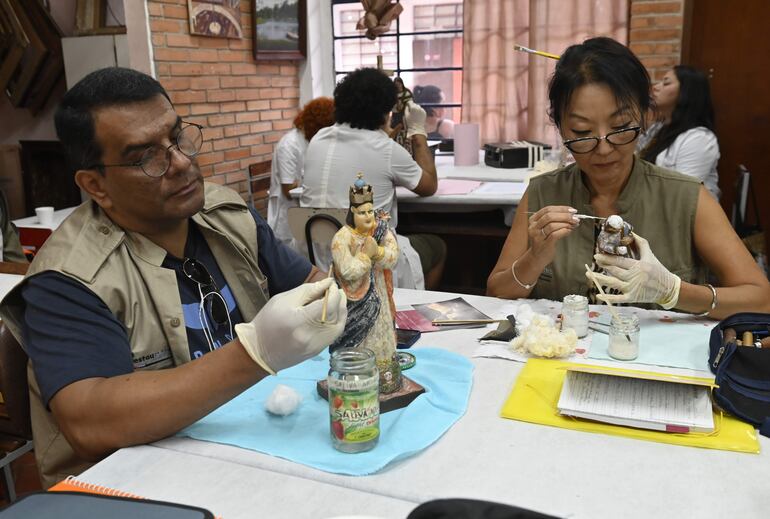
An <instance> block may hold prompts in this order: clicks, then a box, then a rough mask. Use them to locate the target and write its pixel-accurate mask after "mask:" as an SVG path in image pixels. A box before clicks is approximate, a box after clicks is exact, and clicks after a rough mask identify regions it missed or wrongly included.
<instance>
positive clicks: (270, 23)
mask: <svg viewBox="0 0 770 519" xmlns="http://www.w3.org/2000/svg"><path fill="white" fill-rule="evenodd" d="M305 2H306V0H252V3H253V6H254V10H253V12H254V17H253V20H254V22H253V23H254V30H253V32H254V58H255V59H257V60H275V59H302V58H303V57H305V12H306V8H305V5H306V4H305Z"/></svg>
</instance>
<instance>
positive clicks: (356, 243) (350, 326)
mask: <svg viewBox="0 0 770 519" xmlns="http://www.w3.org/2000/svg"><path fill="white" fill-rule="evenodd" d="M373 200H374V199H373V192H372V186H370V185H369V184H367V183H366V182H364V180H363V179H362V178H361V174H360V173H359V174H358V179H357V180H356V181H355V183H354V184H353V185H352V186H350V209H349V210H348V215H347V218H346V222H345V223H346V225H344V226H343V227H342V228H341V229H340V230H339V231H337V234H335V235H334V239H333V240H332V247H331V248H332V258H333V260H334V264H333V268H334V277H335V278H336V279H337V283H339V285H340V287H342V289H343V290H344V291H345V294H346V295H347V298H348V320H347V323H346V324H345V331H343V332H342V335H341V336H340V337H339V338H338V339H337V340H336V341H335V342H334V343H333V344H332V345H331V346H330V349H331V351H334V350H335V349H338V348H362V349H363V348H366V349H369V350H371V351H372V352H373V353H374V355H375V358H376V361H377V368H378V369H379V372H380V393H381V394H383V393H384V394H387V393H393V392H395V391H398V390H399V389H401V369H400V367H399V364H398V358H397V356H396V331H395V320H394V319H395V315H396V309H395V304H394V303H393V275H392V270H391V269H393V267H395V266H396V262H397V261H398V244H397V243H396V237H395V235H394V234H393V232H392V231H391V230H390V227H389V225H388V220H389V218H390V216H389V215H388V214H387V213H385V212H384V211H375V210H374V204H373Z"/></svg>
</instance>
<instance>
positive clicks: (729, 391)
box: [709, 313, 770, 437]
mask: <svg viewBox="0 0 770 519" xmlns="http://www.w3.org/2000/svg"><path fill="white" fill-rule="evenodd" d="M729 328H732V329H733V330H735V332H736V333H735V336H733V335H732V333H730V334H727V335H726V334H725V330H727V329H729ZM747 331H749V332H752V334H753V335H754V337H755V338H756V339H757V340H759V339H763V338H766V337H768V336H770V314H759V313H739V314H734V315H731V316H730V317H727V318H726V319H724V320H722V321H721V322H720V323H719V324H718V325H716V326H715V327H714V329H713V330H711V338H710V340H709V366H710V368H711V371H712V372H713V373H714V375H715V378H716V383H717V384H718V385H719V387H718V388H716V389H715V390H714V399H715V400H716V402H717V404H719V405H720V406H721V407H722V408H723V409H724V410H725V411H727V412H728V413H730V414H732V415H733V416H736V417H738V418H740V419H741V420H745V421H746V422H749V423H751V424H752V425H753V426H754V427H758V428H759V432H760V434H762V435H763V436H768V437H770V348H767V347H766V348H756V347H754V346H738V345H737V344H736V340H738V339H741V337H742V336H743V332H747Z"/></svg>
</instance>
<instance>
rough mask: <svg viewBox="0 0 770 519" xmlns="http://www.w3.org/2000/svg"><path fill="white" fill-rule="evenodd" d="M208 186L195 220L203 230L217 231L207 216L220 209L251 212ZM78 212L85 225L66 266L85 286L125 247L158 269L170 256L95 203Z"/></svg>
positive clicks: (214, 186)
mask: <svg viewBox="0 0 770 519" xmlns="http://www.w3.org/2000/svg"><path fill="white" fill-rule="evenodd" d="M204 186H205V193H206V194H205V197H206V198H205V199H206V201H205V202H204V205H203V209H201V210H200V211H199V212H198V213H196V214H195V215H193V216H192V220H193V221H194V222H195V223H196V224H198V225H199V226H201V227H203V228H205V229H208V230H211V231H215V230H214V229H213V228H212V226H211V224H210V223H209V222H208V218H207V216H208V215H209V214H210V213H211V212H213V211H215V210H217V209H225V208H229V209H233V210H236V211H247V210H248V206H247V205H246V203H245V202H244V201H243V199H242V198H241V197H240V195H238V194H237V193H236V192H234V191H232V190H231V189H228V188H224V187H222V186H219V185H218V184H212V183H205V184H204ZM76 212H77V213H80V214H79V216H80V217H81V218H83V225H82V227H81V228H80V231H79V232H78V234H77V236H76V237H75V240H74V242H73V243H72V247H71V249H70V252H69V255H68V257H67V259H66V261H65V262H64V265H63V266H62V271H63V272H64V273H66V274H69V275H71V276H74V277H76V278H78V279H80V280H82V281H85V282H90V281H92V280H93V279H94V277H95V276H96V273H97V272H98V271H99V269H100V268H101V267H102V265H103V263H104V262H105V261H106V260H107V258H108V257H109V256H110V254H111V253H112V252H113V251H114V250H115V249H116V248H117V247H119V246H121V244H123V243H125V245H126V246H128V247H129V248H130V249H131V250H132V252H133V253H134V255H136V257H138V258H140V259H141V260H144V261H146V262H148V263H150V264H152V265H155V266H160V265H161V263H163V260H164V259H165V257H166V254H167V251H166V250H165V249H163V248H162V247H159V246H158V245H156V244H155V243H153V242H152V241H150V240H149V239H148V238H147V237H145V236H144V235H142V234H140V233H137V232H131V231H126V230H125V229H123V228H122V227H120V226H118V225H117V224H115V223H114V222H113V221H112V220H110V218H109V217H108V216H107V215H106V214H105V213H104V211H102V209H101V208H100V207H99V206H98V205H97V204H96V203H95V202H93V201H91V202H86V203H85V204H83V205H82V206H81V207H80V208H78V209H77V211H76ZM86 213H88V214H86ZM73 216H75V215H73ZM215 232H216V231H215Z"/></svg>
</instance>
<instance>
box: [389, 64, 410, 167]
mask: <svg viewBox="0 0 770 519" xmlns="http://www.w3.org/2000/svg"><path fill="white" fill-rule="evenodd" d="M393 83H395V85H396V91H397V92H398V97H396V106H395V107H394V108H393V112H391V114H390V132H389V133H390V138H391V139H393V140H394V141H396V142H397V143H399V144H400V145H401V146H403V147H404V148H405V149H406V151H408V152H409V153H410V154H411V153H412V141H411V140H410V139H408V138H407V137H406V132H407V129H408V128H407V127H406V122H405V121H404V116H405V115H406V110H407V106H408V105H409V102H410V101H414V96H413V95H412V91H411V90H409V89H408V88H406V86H404V80H403V79H401V78H400V77H397V78H395V79H393Z"/></svg>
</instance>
